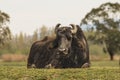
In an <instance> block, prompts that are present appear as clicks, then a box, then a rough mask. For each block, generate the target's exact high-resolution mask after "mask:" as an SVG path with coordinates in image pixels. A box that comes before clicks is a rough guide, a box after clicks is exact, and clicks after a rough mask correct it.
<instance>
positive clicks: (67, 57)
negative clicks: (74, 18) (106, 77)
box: [27, 24, 90, 68]
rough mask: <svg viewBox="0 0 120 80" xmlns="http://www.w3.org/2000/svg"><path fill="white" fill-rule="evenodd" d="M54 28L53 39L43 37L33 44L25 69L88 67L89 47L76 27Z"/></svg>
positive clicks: (57, 26)
mask: <svg viewBox="0 0 120 80" xmlns="http://www.w3.org/2000/svg"><path fill="white" fill-rule="evenodd" d="M59 26H60V24H57V25H56V27H55V34H56V37H55V38H50V37H45V38H44V39H43V40H41V41H37V42H35V43H33V45H32V47H31V49H30V54H29V57H28V63H27V67H28V68H31V67H35V68H52V67H53V68H86V67H89V66H90V60H89V47H88V43H87V40H86V37H85V35H84V34H83V31H82V30H81V28H80V27H79V26H78V25H74V24H70V26H72V28H71V27H67V26H64V27H59Z"/></svg>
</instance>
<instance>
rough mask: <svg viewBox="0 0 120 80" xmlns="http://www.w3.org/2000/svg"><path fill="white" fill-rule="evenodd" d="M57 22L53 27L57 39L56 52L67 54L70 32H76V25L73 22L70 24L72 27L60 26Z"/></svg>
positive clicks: (69, 46)
mask: <svg viewBox="0 0 120 80" xmlns="http://www.w3.org/2000/svg"><path fill="white" fill-rule="evenodd" d="M60 25H61V24H57V25H56V27H55V34H56V39H57V50H58V54H61V55H67V54H68V53H70V48H71V43H72V36H73V35H72V34H74V33H76V31H77V27H76V26H75V25H74V24H70V26H72V27H67V26H61V27H60Z"/></svg>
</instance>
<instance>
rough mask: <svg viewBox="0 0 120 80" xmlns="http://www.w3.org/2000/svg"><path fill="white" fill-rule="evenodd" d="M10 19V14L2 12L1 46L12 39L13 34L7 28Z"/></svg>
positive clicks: (0, 19) (0, 22)
mask: <svg viewBox="0 0 120 80" xmlns="http://www.w3.org/2000/svg"><path fill="white" fill-rule="evenodd" d="M9 19H10V17H9V15H8V14H6V13H4V12H1V11H0V46H1V45H3V44H4V43H5V42H6V41H7V40H8V39H10V38H11V32H10V29H9V27H8V26H7V22H9V21H10V20H9Z"/></svg>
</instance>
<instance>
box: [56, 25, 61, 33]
mask: <svg viewBox="0 0 120 80" xmlns="http://www.w3.org/2000/svg"><path fill="white" fill-rule="evenodd" d="M60 25H61V24H60V23H58V24H57V25H56V26H55V33H56V32H57V30H58V28H59V26H60Z"/></svg>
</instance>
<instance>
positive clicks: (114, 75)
mask: <svg viewBox="0 0 120 80" xmlns="http://www.w3.org/2000/svg"><path fill="white" fill-rule="evenodd" d="M91 64H92V65H91V68H87V69H79V68H76V69H73V68H72V69H27V68H26V63H25V62H1V63H0V80H120V67H119V64H118V61H92V62H91Z"/></svg>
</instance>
